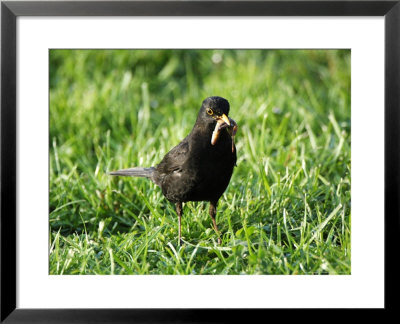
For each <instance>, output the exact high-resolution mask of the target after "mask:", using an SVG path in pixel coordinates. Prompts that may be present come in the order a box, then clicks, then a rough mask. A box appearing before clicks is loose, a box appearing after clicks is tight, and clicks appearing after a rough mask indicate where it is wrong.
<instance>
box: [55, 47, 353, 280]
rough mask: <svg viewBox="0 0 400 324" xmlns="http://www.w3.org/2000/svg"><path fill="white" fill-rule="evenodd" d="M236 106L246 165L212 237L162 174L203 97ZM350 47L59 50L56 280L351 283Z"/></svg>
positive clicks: (241, 160)
mask: <svg viewBox="0 0 400 324" xmlns="http://www.w3.org/2000/svg"><path fill="white" fill-rule="evenodd" d="M211 95H219V96H222V97H225V98H227V99H228V100H229V102H230V104H231V113H230V116H231V117H232V118H234V119H235V120H236V122H237V123H238V125H239V130H238V133H237V136H236V145H237V152H238V163H237V165H238V166H237V167H236V168H235V170H234V174H233V177H232V179H231V182H230V184H229V186H228V188H227V190H226V192H225V193H224V195H223V197H221V199H220V203H219V208H218V211H217V224H218V226H219V229H220V231H221V232H222V244H221V245H218V244H217V236H216V233H215V232H214V230H213V229H212V222H211V218H210V217H209V215H208V208H207V207H208V203H187V204H185V205H184V216H183V218H182V235H183V239H184V241H185V244H184V245H183V246H182V247H179V246H178V245H177V235H178V228H177V226H178V224H177V223H178V222H177V216H176V213H175V208H174V206H173V204H171V203H169V202H168V201H167V200H166V199H165V198H164V197H163V195H162V193H161V190H160V189H159V188H158V187H157V186H155V185H154V184H153V183H151V182H150V181H148V180H146V179H142V178H116V177H111V176H108V175H107V174H106V173H107V172H108V171H111V170H115V169H119V168H127V167H132V166H151V165H155V164H157V163H158V162H159V161H160V160H161V159H162V157H163V156H164V154H165V153H167V152H168V151H169V149H171V148H172V147H173V146H175V145H176V144H177V143H179V141H180V140H182V139H183V138H184V137H185V136H186V135H187V133H188V132H189V131H190V130H191V127H192V126H193V124H194V121H195V118H196V116H197V113H198V109H199V108H200V105H201V102H202V100H203V99H204V98H206V97H208V96H211ZM350 112H351V110H350V51H348V50H312V51H311V50H236V51H228V50H226V51H222V50H215V51H214V50H201V51H195V50H190V51H188V50H186V51H185V50H179V51H177V50H174V51H170V50H51V51H50V136H49V147H50V193H49V199H50V206H49V207H50V215H49V230H50V236H49V240H50V241H49V246H50V249H49V264H50V265H49V269H50V270H49V272H50V274H350V273H351V262H350V261H351V242H350V238H351V234H350V232H351V196H350V170H351V150H350V135H351V129H350Z"/></svg>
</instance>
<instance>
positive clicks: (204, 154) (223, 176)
mask: <svg viewBox="0 0 400 324" xmlns="http://www.w3.org/2000/svg"><path fill="white" fill-rule="evenodd" d="M228 114H229V102H228V101H227V100H226V99H224V98H221V97H216V96H215V97H209V98H206V99H205V100H204V101H203V103H202V105H201V108H200V111H199V113H198V116H197V120H196V123H195V124H194V126H193V129H192V130H191V132H190V133H189V135H188V136H186V138H185V139H183V140H182V142H180V143H179V144H178V145H177V146H175V147H174V148H173V149H172V150H171V151H169V152H168V153H167V154H166V155H165V156H164V158H163V159H162V160H161V162H160V163H159V164H158V165H156V166H152V167H149V168H143V167H134V168H130V169H123V170H118V171H113V172H110V174H111V175H116V176H131V177H144V178H148V179H150V180H151V181H153V182H154V183H155V184H156V185H158V186H159V187H160V188H161V190H162V193H163V194H164V196H165V197H166V198H167V199H168V200H169V201H170V202H172V203H175V205H176V213H177V214H178V226H179V229H178V236H179V239H178V244H179V245H181V244H182V239H181V217H182V203H184V202H187V201H209V202H210V208H209V213H210V216H211V219H212V222H213V226H214V230H215V232H216V233H217V235H218V243H219V244H221V238H220V234H219V231H218V227H217V224H216V221H215V215H216V212H217V204H218V200H219V199H220V197H221V196H222V194H223V193H224V191H225V189H226V187H227V186H228V184H229V181H230V179H231V176H232V172H233V168H234V166H235V165H236V147H235V143H234V136H235V134H236V130H237V124H236V122H235V121H234V120H233V119H231V118H229V117H228Z"/></svg>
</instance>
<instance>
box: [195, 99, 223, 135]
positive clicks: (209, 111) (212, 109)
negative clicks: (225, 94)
mask: <svg viewBox="0 0 400 324" xmlns="http://www.w3.org/2000/svg"><path fill="white" fill-rule="evenodd" d="M228 114H229V102H228V100H226V99H224V98H221V97H208V98H206V99H205V100H204V101H203V104H202V105H201V109H200V112H199V115H198V116H197V122H196V123H199V124H202V125H204V126H206V127H207V128H210V129H211V128H212V129H214V128H215V125H216V124H219V125H224V124H226V126H230V121H229V118H228Z"/></svg>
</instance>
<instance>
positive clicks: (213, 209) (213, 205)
mask: <svg viewBox="0 0 400 324" xmlns="http://www.w3.org/2000/svg"><path fill="white" fill-rule="evenodd" d="M216 214H217V203H216V202H214V201H210V216H211V219H212V222H213V225H214V230H215V231H216V232H217V234H218V244H221V237H220V234H219V231H218V227H217V223H216V221H215V215H216Z"/></svg>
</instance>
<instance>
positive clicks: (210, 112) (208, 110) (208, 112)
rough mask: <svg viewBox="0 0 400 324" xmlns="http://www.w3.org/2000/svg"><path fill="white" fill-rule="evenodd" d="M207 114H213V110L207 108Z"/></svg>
mask: <svg viewBox="0 0 400 324" xmlns="http://www.w3.org/2000/svg"><path fill="white" fill-rule="evenodd" d="M206 111H207V114H209V115H210V116H212V115H213V114H214V112H213V111H212V109H211V108H207V110H206Z"/></svg>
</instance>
